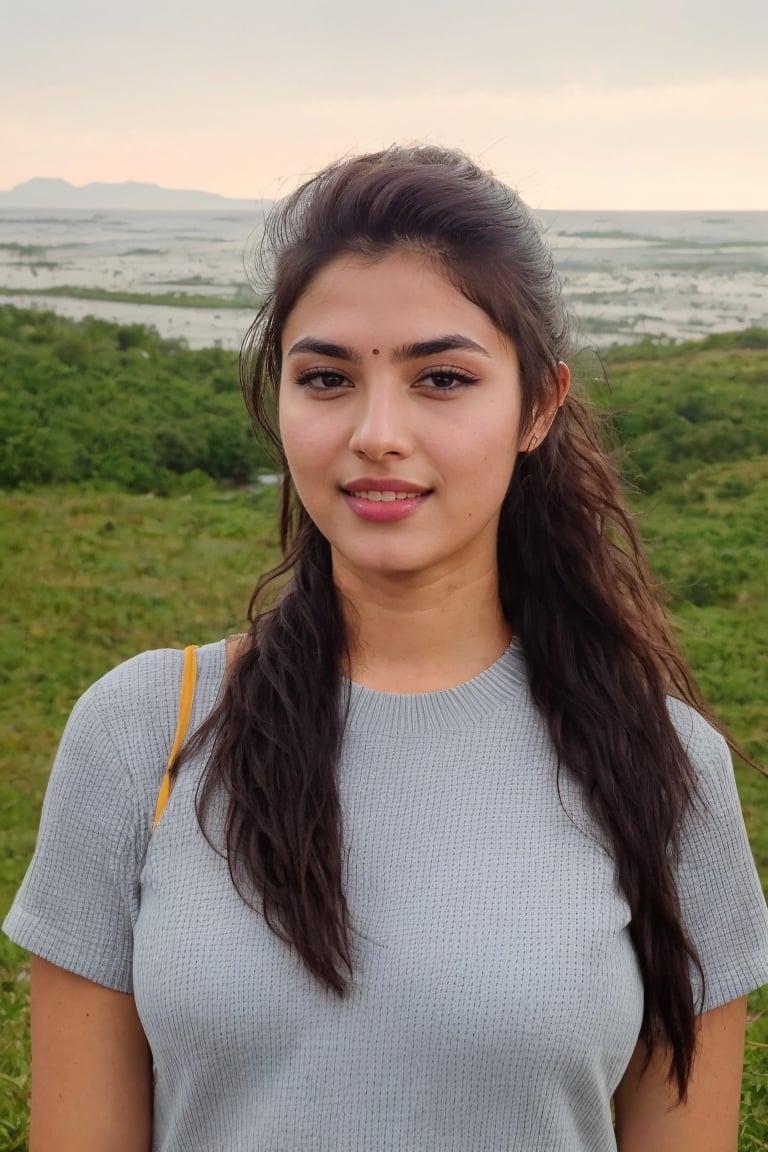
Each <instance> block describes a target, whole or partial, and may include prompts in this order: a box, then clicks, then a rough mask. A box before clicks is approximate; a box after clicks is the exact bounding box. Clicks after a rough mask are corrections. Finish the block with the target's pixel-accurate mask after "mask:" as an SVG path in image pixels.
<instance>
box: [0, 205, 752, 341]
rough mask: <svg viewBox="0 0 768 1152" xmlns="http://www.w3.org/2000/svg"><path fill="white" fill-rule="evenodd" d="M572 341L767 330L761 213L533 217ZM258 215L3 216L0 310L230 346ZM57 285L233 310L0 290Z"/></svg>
mask: <svg viewBox="0 0 768 1152" xmlns="http://www.w3.org/2000/svg"><path fill="white" fill-rule="evenodd" d="M539 217H540V219H541V221H542V224H543V226H544V229H545V233H546V236H547V239H548V241H549V243H550V245H551V247H552V249H553V252H554V256H555V262H556V265H557V267H558V269H559V270H560V273H561V275H562V277H563V280H564V285H565V294H566V299H567V301H568V304H569V306H570V309H571V312H572V316H573V318H574V322H575V324H574V326H575V329H576V331H577V333H578V335H579V337H580V339H581V341H582V342H585V343H593V344H596V345H597V346H598V347H604V346H605V345H607V344H610V343H616V342H630V341H633V340H638V339H641V338H642V337H644V336H649V337H652V338H654V339H659V338H671V339H688V338H691V337H696V336H703V335H706V334H707V333H710V332H722V331H729V330H733V329H739V328H746V327H750V326H761V327H768V212H735V213H725V212H712V213H704V212H541V213H539ZM260 230H261V215H260V213H259V212H258V210H257V209H255V208H254V211H253V212H252V213H248V212H242V211H236V212H226V211H213V212H144V211H133V212H128V211H121V212H114V211H102V212H83V211H79V212H78V211H71V210H61V211H56V212H51V211H50V210H32V209H5V210H3V211H2V212H0V304H2V303H11V304H18V305H20V306H33V307H39V308H52V309H54V310H55V311H56V312H59V313H60V314H62V315H65V316H70V317H73V318H79V317H82V316H86V315H92V316H99V317H103V318H105V319H110V320H116V321H119V322H120V323H142V324H150V325H153V326H154V327H155V328H156V329H157V330H158V331H159V332H160V334H161V335H163V336H174V337H181V338H183V339H185V340H186V341H187V342H188V343H189V345H190V346H191V347H193V348H197V347H205V346H209V345H215V344H218V345H221V346H222V347H225V348H237V347H238V346H239V344H240V342H241V340H242V337H243V335H244V334H245V332H246V330H247V328H248V326H249V324H250V323H251V321H252V319H253V315H254V309H255V299H256V297H255V294H253V293H252V291H251V290H250V289H249V286H248V271H247V270H248V268H249V267H250V266H252V254H253V251H254V249H255V247H256V245H257V243H258V237H259V234H260ZM64 285H70V286H75V287H80V288H100V289H109V290H112V291H118V290H119V291H130V292H139V293H160V292H163V293H167V292H181V293H190V294H192V293H193V294H195V295H202V296H206V295H208V296H216V297H219V298H227V299H240V298H243V297H246V298H247V297H248V295H249V293H250V295H251V296H253V299H254V306H253V307H251V306H248V307H245V308H243V309H239V308H238V309H221V308H185V307H172V306H167V305H159V304H154V303H148V304H128V303H118V302H114V301H111V300H110V301H94V300H80V299H76V298H73V297H56V296H25V295H21V296H14V297H10V296H8V295H4V294H3V289H15V290H17V291H22V292H23V291H24V290H29V289H34V290H36V291H40V290H45V289H49V288H53V287H57V286H64Z"/></svg>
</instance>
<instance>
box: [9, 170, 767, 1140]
mask: <svg viewBox="0 0 768 1152" xmlns="http://www.w3.org/2000/svg"><path fill="white" fill-rule="evenodd" d="M265 243H266V245H267V252H268V255H269V258H270V261H271V267H272V270H273V275H274V285H273V291H272V293H271V295H270V296H269V298H268V301H267V303H266V305H265V307H264V309H263V311H262V312H261V313H260V314H259V317H258V319H257V321H256V323H255V324H254V327H253V330H252V333H251V337H250V342H249V344H248V346H247V348H246V351H245V353H244V357H243V379H244V384H245V387H246V392H247V396H248V401H249V405H250V409H251V412H252V414H253V416H254V417H255V419H256V421H257V422H258V424H259V425H260V426H261V427H262V428H263V429H264V430H265V431H266V432H267V434H268V435H269V436H271V438H272V439H273V441H274V443H275V445H276V446H277V449H278V451H279V452H280V454H281V457H282V460H283V464H284V468H285V482H284V487H283V504H282V522H281V523H282V537H283V544H284V551H285V560H284V561H283V563H282V564H281V565H280V567H279V568H278V569H277V570H276V571H274V572H272V573H270V574H268V575H267V576H266V577H265V578H264V579H262V581H261V582H260V584H259V586H258V588H257V591H256V594H255V597H254V602H253V604H252V608H251V619H252V625H251V629H250V632H249V634H248V636H247V637H245V638H243V639H241V640H240V641H239V642H235V643H231V644H229V645H227V644H225V643H224V642H223V641H222V642H221V643H218V644H211V645H206V646H204V647H202V648H200V649H199V650H198V651H197V653H196V654H195V656H194V657H193V660H194V662H195V664H194V666H195V667H196V670H197V683H196V687H195V690H194V696H193V703H192V715H191V726H190V732H193V733H194V735H193V736H192V737H191V739H189V740H188V741H187V743H186V745H185V747H184V750H183V752H182V754H181V756H179V757H175V758H174V767H173V781H174V787H173V791H172V793H171V797H170V801H169V803H168V804H167V806H166V807H165V810H164V812H163V814H162V819H161V820H160V822H159V824H158V826H157V828H156V829H155V830H154V831H152V817H153V812H154V810H155V802H156V797H157V793H158V789H159V787H160V784H161V779H162V777H163V771H164V768H165V763H166V760H167V758H168V755H169V749H170V747H171V744H172V740H173V736H174V731H175V730H176V726H177V714H178V712H179V694H180V686H181V682H182V655H181V653H178V652H175V651H169V650H163V651H157V652H150V653H145V654H144V655H142V656H139V657H137V658H135V659H133V660H130V661H128V662H127V663H126V664H123V665H121V666H120V667H119V668H117V669H116V670H114V671H113V672H111V673H109V674H108V675H107V676H106V677H104V679H103V680H101V681H99V682H98V683H97V684H96V685H95V686H94V687H92V688H91V689H90V690H89V691H88V692H87V693H86V694H85V696H84V697H83V698H82V699H81V701H80V702H79V703H78V705H77V706H76V708H75V710H74V712H73V714H72V718H71V720H70V723H69V725H68V727H67V730H66V732H65V735H64V738H63V741H62V744H61V748H60V751H59V754H58V757H57V761H56V765H55V767H54V771H53V774H52V777H51V783H50V787H49V791H48V795H47V799H46V805H45V810H44V813H43V819H42V824H41V829H40V835H39V839H38V846H37V851H36V855H35V859H34V861H33V863H32V865H31V867H30V870H29V873H28V875H27V877H26V879H25V882H24V885H23V887H22V889H21V891H20V893H19V896H18V897H17V900H16V903H15V905H14V907H13V909H12V911H11V913H10V915H9V917H8V920H7V922H6V930H7V931H8V932H9V933H10V934H11V936H12V937H13V938H14V939H15V940H17V941H18V942H19V943H21V944H22V945H24V946H25V947H27V948H28V949H29V950H30V951H31V952H32V953H33V957H34V958H33V961H32V973H33V974H32V988H33V1001H32V1012H33V1105H32V1145H31V1148H32V1152H48V1150H49V1149H50V1150H52V1149H55V1150H56V1152H69V1150H70V1149H72V1150H74V1149H77V1152H97V1150H98V1152H101V1150H103V1149H107V1148H108V1149H110V1150H111V1152H139V1150H142V1152H143V1150H146V1149H149V1148H150V1147H152V1148H153V1149H157V1150H160V1149H163V1150H169V1152H170V1150H172V1149H173V1150H175V1149H184V1150H185V1152H190V1150H195V1152H209V1150H210V1152H228V1150H233V1152H234V1150H238V1152H239V1150H243V1152H246V1150H247V1152H253V1150H256V1149H258V1150H263V1152H267V1150H269V1152H307V1150H309V1149H312V1150H313V1152H342V1150H350V1152H366V1150H373V1149H376V1150H381V1152H385V1150H387V1152H389V1150H391V1152H406V1150H408V1152H422V1150H423V1152H428V1150H436V1152H437V1150H439V1152H470V1150H472V1152H474V1150H477V1152H486V1150H488V1152H490V1150H491V1149H494V1150H496V1149H505V1150H506V1149H510V1150H511V1149H515V1150H519V1152H538V1150H540V1152H603V1150H606V1152H607V1150H608V1149H615V1148H616V1147H618V1148H619V1149H620V1150H621V1152H686V1150H694V1149H695V1152H735V1149H736V1142H737V1121H738V1107H739V1086H740V1079H741V1067H742V1054H743V1043H744V1024H745V999H744V997H745V995H746V993H747V992H748V991H750V990H751V989H753V988H755V987H757V986H759V985H761V984H762V983H764V982H766V981H768V924H767V920H766V908H765V904H764V901H763V897H762V893H761V890H760V885H759V882H758V879H757V876H756V873H755V869H754V865H753V862H752V858H751V854H750V851H749V846H748V843H747V839H746V834H745V830H744V825H743V821H742V817H741V813H740V809H739V802H738V798H737V795H736V791H735V787H734V780H733V773H732V768H731V763H730V758H729V755H728V750H727V747H726V744H725V741H724V740H723V738H722V737H721V736H720V735H719V734H718V733H717V732H716V731H715V730H714V728H713V727H712V726H711V725H710V724H709V723H708V722H707V721H706V720H705V719H703V718H702V715H701V711H702V707H703V706H702V704H701V701H700V699H699V697H698V695H697V694H696V690H695V687H694V685H693V681H692V678H691V676H690V674H689V672H688V670H687V669H686V667H685V665H684V663H683V662H682V660H681V658H680V656H679V655H678V654H677V651H676V648H675V645H674V641H673V638H672V635H671V632H670V629H669V626H668V624H667V622H666V620H665V618H664V615H663V613H662V610H661V609H660V607H659V605H658V603H657V601H656V599H655V596H654V593H653V590H652V586H651V582H650V578H649V575H648V572H647V570H646V567H645V564H644V561H643V559H642V555H641V551H640V546H639V543H638V538H637V535H636V532H635V529H634V527H633V525H632V522H631V520H630V519H629V518H628V515H627V513H626V512H625V510H624V507H623V505H622V502H621V499H620V495H619V489H618V485H617V480H616V477H615V475H614V473H613V471H612V469H611V466H610V465H609V463H608V461H607V460H606V457H605V456H604V454H603V453H602V451H601V449H600V447H599V444H598V440H597V437H596V433H595V425H594V423H593V420H592V418H591V417H590V415H589V414H588V412H587V410H586V408H585V406H584V403H583V401H582V400H580V399H577V398H576V397H575V395H574V392H573V391H572V390H571V389H570V377H569V370H568V368H567V366H566V357H567V352H568V334H567V325H566V318H565V315H564V311H563V307H562V304H561V299H560V285H559V282H558V279H557V277H556V275H555V273H554V271H553V267H552V261H551V257H550V254H549V252H548V250H547V248H546V246H545V245H544V243H543V241H542V239H541V236H540V234H539V230H538V229H537V227H536V225H535V223H534V221H533V220H532V218H531V216H530V215H529V214H528V212H527V210H526V209H525V207H524V206H523V205H522V204H521V202H520V201H519V199H518V198H517V196H516V195H515V194H514V193H513V192H511V191H510V190H509V189H508V188H507V187H505V186H504V185H503V184H501V183H500V182H498V181H497V180H495V179H494V178H493V177H492V176H490V175H488V174H487V173H484V172H482V171H480V170H478V169H477V168H476V167H475V166H474V165H473V164H472V163H471V162H470V161H469V160H467V159H466V158H465V157H463V156H461V155H459V154H456V153H453V152H447V151H443V150H440V149H436V148H413V149H398V148H393V149H390V150H389V151H386V152H383V153H380V154H376V155H370V156H363V157H359V158H356V159H352V160H347V161H344V162H342V163H340V164H338V165H335V166H333V167H331V168H329V169H327V170H326V171H324V172H322V173H321V174H320V175H319V176H317V177H316V178H315V179H313V180H310V181H309V182H308V183H307V184H305V185H304V186H303V187H302V188H300V189H299V190H298V191H297V192H295V193H294V194H293V195H292V196H290V197H289V198H288V199H287V201H285V202H284V203H281V204H280V205H279V206H278V207H277V209H276V210H275V213H274V215H273V218H272V220H271V221H270V223H269V227H268V231H267V238H266V242H265ZM275 580H278V581H279V587H280V589H281V591H280V594H279V596H277V598H276V599H275V600H273V601H266V602H265V600H264V595H263V594H264V593H265V592H267V591H269V590H270V588H271V587H273V584H272V582H273V581H275ZM187 687H188V683H187ZM612 1104H613V1108H614V1111H615V1125H614V1120H613V1118H612Z"/></svg>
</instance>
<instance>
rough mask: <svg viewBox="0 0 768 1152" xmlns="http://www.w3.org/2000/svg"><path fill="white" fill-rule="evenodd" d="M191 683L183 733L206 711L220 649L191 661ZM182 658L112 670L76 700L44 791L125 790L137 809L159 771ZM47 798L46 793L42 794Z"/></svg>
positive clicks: (177, 654)
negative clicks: (62, 783)
mask: <svg viewBox="0 0 768 1152" xmlns="http://www.w3.org/2000/svg"><path fill="white" fill-rule="evenodd" d="M195 656H196V666H197V682H196V685H195V695H194V701H193V709H192V716H191V720H190V731H192V730H193V729H194V728H195V727H197V726H198V725H199V724H201V723H202V722H203V720H204V719H205V718H206V716H207V715H208V714H209V713H210V711H211V709H212V708H213V707H214V705H215V703H216V700H217V697H218V694H219V691H220V688H221V683H222V678H223V675H224V668H225V659H226V657H225V642H224V641H223V640H221V641H217V642H216V643H214V644H205V645H203V646H201V647H199V648H198V649H197V651H196V653H195ZM183 666H184V652H183V650H182V649H175V648H158V649H153V650H150V651H146V652H141V653H139V654H138V655H136V656H132V657H131V658H130V659H129V660H125V661H123V662H122V663H120V664H118V665H116V666H115V667H113V668H112V669H110V671H108V672H107V673H105V674H104V675H103V676H101V677H100V678H99V679H98V680H96V681H95V683H93V684H91V686H90V687H89V688H87V689H86V691H85V692H84V693H83V694H82V696H81V697H80V698H79V700H78V701H77V703H76V704H75V706H74V708H73V709H72V712H71V714H70V717H69V720H68V722H67V725H66V728H65V730H64V734H63V736H62V739H61V743H60V745H59V750H58V753H57V756H56V761H55V763H54V771H53V773H52V783H53V784H54V786H55V783H56V780H57V779H61V778H64V779H66V780H67V782H68V785H71V784H72V783H73V782H74V780H76V779H78V778H82V781H83V785H84V787H85V786H86V785H87V786H91V787H95V786H96V778H98V780H99V782H100V784H101V786H102V787H107V786H108V784H109V782H110V781H111V782H112V787H113V788H115V787H119V788H120V789H127V790H128V791H129V792H130V793H132V794H133V797H134V799H135V801H136V802H137V803H138V805H139V807H140V808H142V809H143V808H144V807H145V806H146V804H147V802H148V797H150V796H151V795H152V793H153V792H154V791H156V789H157V787H158V786H159V781H160V779H161V778H162V774H163V772H164V771H165V765H166V762H167V760H168V755H169V753H170V749H171V745H172V742H173V737H174V733H175V731H176V724H177V720H178V714H179V697H180V691H181V680H182V671H183ZM49 790H50V789H49Z"/></svg>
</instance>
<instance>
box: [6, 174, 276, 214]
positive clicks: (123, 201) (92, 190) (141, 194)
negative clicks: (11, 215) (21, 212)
mask: <svg viewBox="0 0 768 1152" xmlns="http://www.w3.org/2000/svg"><path fill="white" fill-rule="evenodd" d="M263 203H264V202H263V201H257V200H255V199H254V200H234V199H229V198H228V197H226V196H219V195H217V194H216V193H215V192H195V191H191V190H187V189H180V188H161V187H160V185H159V184H140V183H138V182H137V181H135V180H127V181H126V182H125V183H124V184H84V185H83V186H82V187H80V188H78V187H76V186H75V185H74V184H70V183H68V181H66V180H53V179H52V180H48V179H44V178H42V177H36V178H35V179H33V180H25V181H24V183H23V184H17V185H16V186H15V187H14V188H11V190H10V191H9V192H3V191H0V208H87V209H92V208H95V209H101V208H114V209H124V208H144V209H158V210H162V209H163V208H167V209H169V210H170V211H180V210H183V209H185V208H189V209H190V210H193V209H196V210H203V211H204V210H205V209H209V208H222V209H230V210H231V209H238V208H243V209H248V210H249V211H251V212H252V211H253V209H254V208H255V207H257V206H258V207H261V206H262V204H263Z"/></svg>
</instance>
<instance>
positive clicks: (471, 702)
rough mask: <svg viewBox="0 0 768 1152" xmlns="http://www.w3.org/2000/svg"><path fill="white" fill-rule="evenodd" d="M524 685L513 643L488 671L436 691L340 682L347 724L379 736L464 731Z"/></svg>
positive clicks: (506, 704)
mask: <svg viewBox="0 0 768 1152" xmlns="http://www.w3.org/2000/svg"><path fill="white" fill-rule="evenodd" d="M525 684H526V671H525V660H524V658H523V650H522V647H521V645H520V642H519V641H518V640H517V639H513V640H512V642H511V644H510V645H509V647H508V648H507V649H506V651H505V652H503V653H502V654H501V656H500V657H499V659H498V660H496V661H495V662H494V663H493V664H491V666H490V667H489V668H486V669H484V671H482V672H480V673H478V675H477V676H474V677H473V678H472V679H471V680H467V681H465V683H463V684H457V685H456V686H455V687H453V688H441V689H438V690H437V691H436V692H419V693H400V692H380V691H378V690H377V689H374V688H365V687H363V685H362V684H356V683H355V682H354V681H350V680H346V679H344V680H343V686H344V688H345V689H346V690H347V691H348V692H349V711H348V714H347V725H348V726H349V727H350V728H371V727H374V728H378V729H379V730H380V731H382V732H425V731H434V730H436V729H445V728H463V727H466V726H467V725H468V724H473V723H476V722H477V721H478V720H482V719H483V718H484V717H486V716H490V715H493V714H494V713H497V712H501V711H503V710H504V709H506V708H508V707H509V705H510V703H511V701H512V699H513V698H514V697H515V696H516V695H517V694H518V692H520V691H521V690H522V689H523V687H524V686H525Z"/></svg>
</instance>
